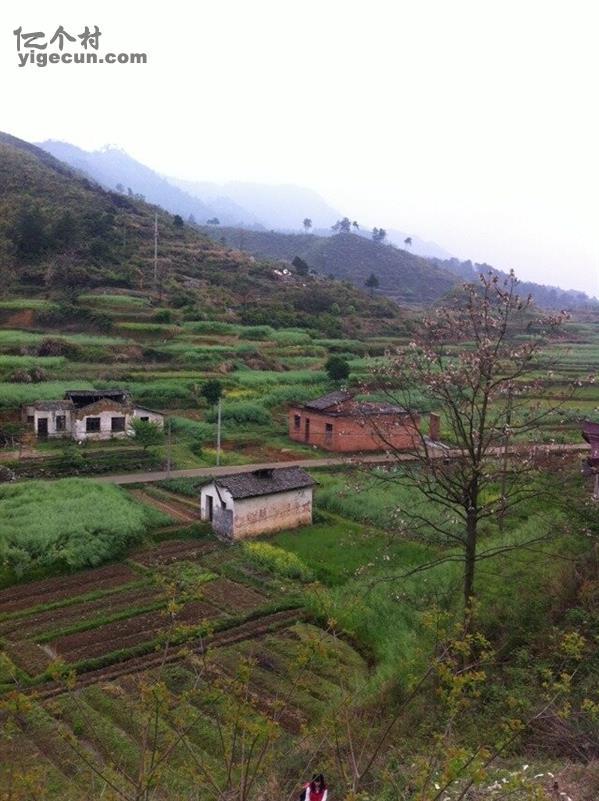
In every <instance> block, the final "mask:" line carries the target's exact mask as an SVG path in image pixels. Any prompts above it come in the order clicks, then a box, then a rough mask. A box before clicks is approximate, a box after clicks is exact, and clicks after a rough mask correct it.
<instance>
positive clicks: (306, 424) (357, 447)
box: [289, 407, 419, 453]
mask: <svg viewBox="0 0 599 801" xmlns="http://www.w3.org/2000/svg"><path fill="white" fill-rule="evenodd" d="M414 422H415V423H416V425H418V423H419V418H418V417H415V418H414V420H412V418H410V417H407V416H405V415H389V414H381V415H375V416H372V417H366V418H361V417H354V416H349V415H348V416H341V415H340V416H336V417H334V416H331V415H326V414H320V413H319V412H313V411H310V410H308V409H302V408H300V407H292V408H291V409H290V410H289V437H290V438H291V439H292V440H295V441H296V442H304V443H306V444H307V445H316V446H317V447H319V448H322V449H323V450H327V451H336V452H347V453H352V452H358V451H382V450H385V448H386V447H387V445H386V444H385V441H386V442H388V443H389V444H390V445H391V446H392V447H394V448H400V449H409V448H412V447H414V445H415V444H416V443H417V436H418V435H417V433H416V429H415V427H414Z"/></svg>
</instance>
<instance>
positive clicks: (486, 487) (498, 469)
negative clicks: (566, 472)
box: [374, 273, 573, 618]
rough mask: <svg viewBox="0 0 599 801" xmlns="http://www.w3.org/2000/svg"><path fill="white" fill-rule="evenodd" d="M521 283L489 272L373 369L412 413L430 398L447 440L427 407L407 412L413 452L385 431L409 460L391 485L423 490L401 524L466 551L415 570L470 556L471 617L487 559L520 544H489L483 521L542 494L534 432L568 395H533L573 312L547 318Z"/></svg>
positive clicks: (467, 591)
mask: <svg viewBox="0 0 599 801" xmlns="http://www.w3.org/2000/svg"><path fill="white" fill-rule="evenodd" d="M517 283H518V282H517V280H516V278H515V276H514V275H513V273H512V274H511V275H510V276H508V277H506V278H505V279H504V280H502V279H501V278H500V277H498V276H497V275H492V274H491V275H488V276H484V275H481V278H480V285H474V284H472V285H467V286H465V287H464V290H463V293H462V294H460V295H459V296H457V297H456V298H455V299H454V302H453V303H452V304H451V305H443V306H440V307H439V308H438V309H436V310H435V312H434V313H433V314H432V315H431V316H429V317H428V318H427V319H425V320H424V322H423V325H422V328H421V331H420V332H419V336H418V338H417V339H416V340H415V341H414V342H412V343H411V344H410V346H409V347H408V348H404V349H402V350H399V351H398V352H397V353H395V354H391V355H390V358H389V359H388V360H387V362H386V363H385V364H384V365H383V366H382V367H380V368H378V369H377V370H376V371H375V376H374V377H375V383H376V385H377V387H378V389H379V390H380V391H382V392H384V393H385V395H386V396H387V397H388V398H389V399H390V400H391V401H392V402H394V403H397V404H400V405H401V406H403V407H404V408H406V409H407V410H414V409H416V408H417V406H418V405H419V404H422V402H423V400H425V401H426V402H427V403H428V404H430V406H431V408H433V409H434V410H435V411H437V412H438V413H439V414H440V416H441V420H442V425H443V431H444V436H445V438H446V440H447V444H445V445H442V444H441V443H439V442H434V441H432V440H431V439H429V438H428V437H427V436H426V435H425V433H424V432H423V431H422V430H421V428H420V426H419V420H418V415H417V412H415V411H409V414H410V415H411V417H412V422H413V424H414V426H415V428H417V431H418V433H417V435H416V442H415V445H414V448H413V449H412V452H411V453H410V454H408V456H407V458H406V452H405V450H401V451H400V450H397V449H396V448H395V447H394V446H393V444H392V442H391V441H390V438H389V437H388V433H387V432H385V431H384V430H380V431H378V435H379V437H380V438H381V440H382V441H383V442H384V444H385V447H386V448H387V449H388V450H389V451H390V452H391V453H393V454H395V456H396V458H397V460H398V467H399V469H398V470H396V471H392V472H391V473H389V474H387V475H386V476H384V477H383V479H382V480H387V481H399V482H402V483H403V484H405V485H407V486H408V487H409V488H410V489H411V490H412V491H413V492H412V493H411V497H412V498H413V504H410V508H406V509H404V508H402V509H400V510H398V517H399V518H400V525H401V527H402V528H404V529H405V530H406V531H410V532H411V533H413V532H414V531H418V532H419V534H420V536H422V537H424V538H427V539H430V540H433V541H435V542H436V543H439V542H441V543H443V544H447V545H451V546H457V553H456V550H455V548H454V549H453V550H452V551H450V552H448V553H446V554H445V555H442V556H441V557H439V559H437V560H435V561H434V562H433V563H429V564H428V565H422V566H420V567H418V568H417V570H423V569H426V568H427V567H429V566H431V565H432V564H439V563H441V562H444V561H460V562H463V566H464V570H463V595H464V606H465V613H466V618H468V617H469V616H470V614H471V611H472V602H473V598H474V595H475V571H476V563H477V561H479V560H481V559H488V558H491V557H493V556H496V555H498V554H500V553H503V552H505V551H506V550H509V549H511V548H513V547H516V546H515V545H514V544H513V543H511V542H509V541H507V540H506V541H504V542H500V543H499V544H497V543H495V544H485V546H484V547H482V546H481V543H480V542H479V540H480V530H481V524H482V523H484V522H490V521H492V520H493V519H498V520H499V521H502V520H503V518H504V517H505V516H506V515H507V514H508V512H509V511H510V510H512V509H513V508H514V507H516V506H517V505H519V504H522V503H523V502H524V501H526V500H528V499H530V498H532V497H534V496H536V495H538V494H539V493H540V492H542V491H543V487H542V478H543V477H542V474H541V473H539V472H538V471H537V468H538V466H539V460H540V459H542V458H546V457H547V448H545V449H543V448H538V447H536V446H534V445H532V444H530V439H531V438H532V435H533V434H534V432H538V431H539V428H540V426H541V424H542V423H543V422H544V421H546V420H547V418H548V417H549V416H550V415H552V414H554V413H555V411H556V409H557V408H558V407H559V406H560V405H561V404H563V402H564V396H563V395H562V398H561V401H560V402H559V403H556V404H551V403H547V402H535V401H534V397H538V396H539V391H540V390H541V388H542V386H541V385H542V381H541V380H540V379H538V378H535V377H534V374H535V371H536V372H537V373H538V372H539V368H543V367H546V366H547V365H545V364H543V353H542V347H543V346H544V344H545V343H546V342H547V340H548V339H549V338H550V337H552V336H555V335H556V332H557V331H558V329H559V327H560V325H561V324H562V322H563V319H564V314H563V313H561V314H554V315H545V314H539V312H538V310H537V309H535V308H534V307H533V306H532V303H531V299H530V297H528V298H526V299H523V298H521V297H519V296H518V294H517V291H516V288H517ZM572 390H573V388H572ZM566 394H567V393H566ZM539 536H540V535H539ZM531 542H532V540H531ZM531 542H529V543H528V544H529V545H530V544H531Z"/></svg>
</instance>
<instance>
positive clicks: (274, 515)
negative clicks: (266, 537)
mask: <svg viewBox="0 0 599 801" xmlns="http://www.w3.org/2000/svg"><path fill="white" fill-rule="evenodd" d="M315 483H316V482H315V481H314V479H313V478H311V477H310V476H309V475H308V473H306V471H305V470H302V469H301V468H300V467H283V468H274V469H264V470H254V471H251V472H244V473H236V474H233V475H228V476H218V477H217V478H214V479H213V480H212V481H210V482H209V483H207V484H205V485H204V486H203V487H202V488H201V491H200V512H201V518H202V520H207V521H210V523H211V524H212V528H213V530H214V531H215V533H216V534H218V535H219V536H221V537H224V538H226V539H229V540H240V539H245V538H246V537H256V536H258V535H259V534H268V533H272V532H275V531H282V530H284V529H288V528H297V527H298V526H306V525H309V524H310V523H311V522H312V496H313V492H314V485H315Z"/></svg>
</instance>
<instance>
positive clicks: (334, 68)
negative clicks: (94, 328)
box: [0, 0, 599, 295]
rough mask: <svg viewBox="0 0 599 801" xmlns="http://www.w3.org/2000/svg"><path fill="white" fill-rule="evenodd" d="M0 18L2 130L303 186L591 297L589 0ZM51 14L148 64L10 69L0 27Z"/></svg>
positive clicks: (347, 3) (592, 53) (220, 1)
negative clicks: (143, 54)
mask: <svg viewBox="0 0 599 801" xmlns="http://www.w3.org/2000/svg"><path fill="white" fill-rule="evenodd" d="M0 19H1V20H2V28H1V31H2V33H1V35H2V47H1V48H0V85H1V86H2V103H1V108H2V111H1V112H0V115H1V119H0V129H2V130H4V131H7V132H9V133H12V134H14V135H16V136H20V137H22V138H24V139H27V140H30V141H36V140H41V139H46V138H53V139H64V140H66V141H69V142H72V143H74V144H76V145H79V146H81V147H84V148H96V147H100V146H101V145H103V144H106V143H108V142H110V143H115V144H118V145H119V146H121V147H123V148H124V149H125V150H126V151H128V152H129V153H130V154H131V155H132V156H134V157H135V158H137V159H139V160H140V161H142V162H144V163H147V164H148V165H149V166H151V167H153V168H154V169H157V170H159V171H160V172H162V173H165V174H169V175H175V176H178V177H184V178H190V179H206V180H215V181H225V180H248V181H265V182H275V183H288V182H291V183H298V184H302V185H305V186H309V187H311V188H313V189H315V190H317V191H318V192H320V193H321V194H322V195H323V196H324V197H325V198H326V199H327V200H328V201H329V202H331V203H332V204H333V205H334V206H336V207H337V208H339V209H341V210H342V211H343V212H344V213H347V214H348V215H349V216H351V217H352V218H356V219H358V220H359V221H362V222H363V223H364V224H366V225H382V226H384V227H388V228H393V227H397V228H400V229H402V230H405V231H407V232H409V233H412V234H414V235H418V236H421V237H423V238H425V239H433V240H435V241H437V242H438V243H439V244H440V245H442V246H443V247H445V248H446V249H447V250H449V251H451V252H452V253H454V254H455V255H457V256H460V257H463V258H472V259H473V260H477V261H488V262H490V263H492V264H494V265H496V266H498V267H502V268H509V267H513V268H514V269H515V270H516V272H517V273H518V274H519V275H520V276H522V277H524V278H530V279H532V280H536V281H540V282H547V283H559V284H560V285H562V286H567V287H574V288H579V289H584V290H586V291H588V292H591V293H593V294H598V295H599V244H598V237H597V219H598V212H599V200H598V197H599V187H598V185H599V156H598V146H599V112H598V109H597V106H598V103H597V88H596V87H597V75H598V74H599V56H598V50H599V49H598V47H597V30H598V23H599V4H598V3H597V2H595V0H588V1H587V0H570V2H568V3H565V2H563V0H560V2H553V1H552V0H517V1H512V0H494V1H493V2H490V1H489V2H487V0H472V2H467V1H466V0H438V2H432V1H431V0H369V2H362V1H361V0H318V1H317V0H302V1H301V2H296V0H210V2H202V0H200V2H197V1H196V2H190V0H186V1H184V0H169V2H162V3H151V2H149V1H148V0H146V2H141V1H134V0H128V2H124V1H123V0H102V2H95V3H94V2H81V0H53V2H51V3H49V2H47V0H19V1H18V2H16V0H3V2H2V4H1V6H0ZM59 25H63V26H64V27H65V29H66V30H67V31H70V32H72V33H80V32H81V31H82V30H83V28H84V27H85V26H86V25H89V26H90V27H91V28H93V26H94V25H98V26H99V28H100V30H101V31H102V34H103V35H102V39H101V44H102V46H103V49H104V50H105V51H106V52H108V51H112V52H116V53H119V52H130V51H131V52H142V51H145V52H147V53H148V63H147V64H146V65H83V64H82V65H65V64H58V65H49V66H47V67H45V68H38V67H36V66H34V65H31V64H28V65H26V66H25V67H23V68H19V67H18V66H17V53H16V37H15V36H13V33H12V32H13V30H14V29H16V28H18V27H19V26H22V27H23V30H24V31H25V32H29V31H44V32H46V33H48V34H52V33H53V32H54V31H55V30H56V28H57V27H58V26H59ZM302 215H303V210H302Z"/></svg>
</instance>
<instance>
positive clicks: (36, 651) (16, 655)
mask: <svg viewBox="0 0 599 801" xmlns="http://www.w3.org/2000/svg"><path fill="white" fill-rule="evenodd" d="M6 653H7V654H8V656H9V657H10V659H11V660H12V661H13V662H14V663H15V665H16V666H17V667H19V668H21V670H24V671H25V672H26V673H28V674H29V675H30V676H38V675H39V674H40V673H43V672H44V670H45V669H46V668H47V667H48V665H49V664H50V662H51V661H52V659H51V658H50V656H49V655H48V654H47V653H46V652H45V651H44V649H43V648H41V647H40V646H39V645H36V644H35V643H33V642H30V640H22V641H21V642H9V643H7V644H6Z"/></svg>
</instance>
